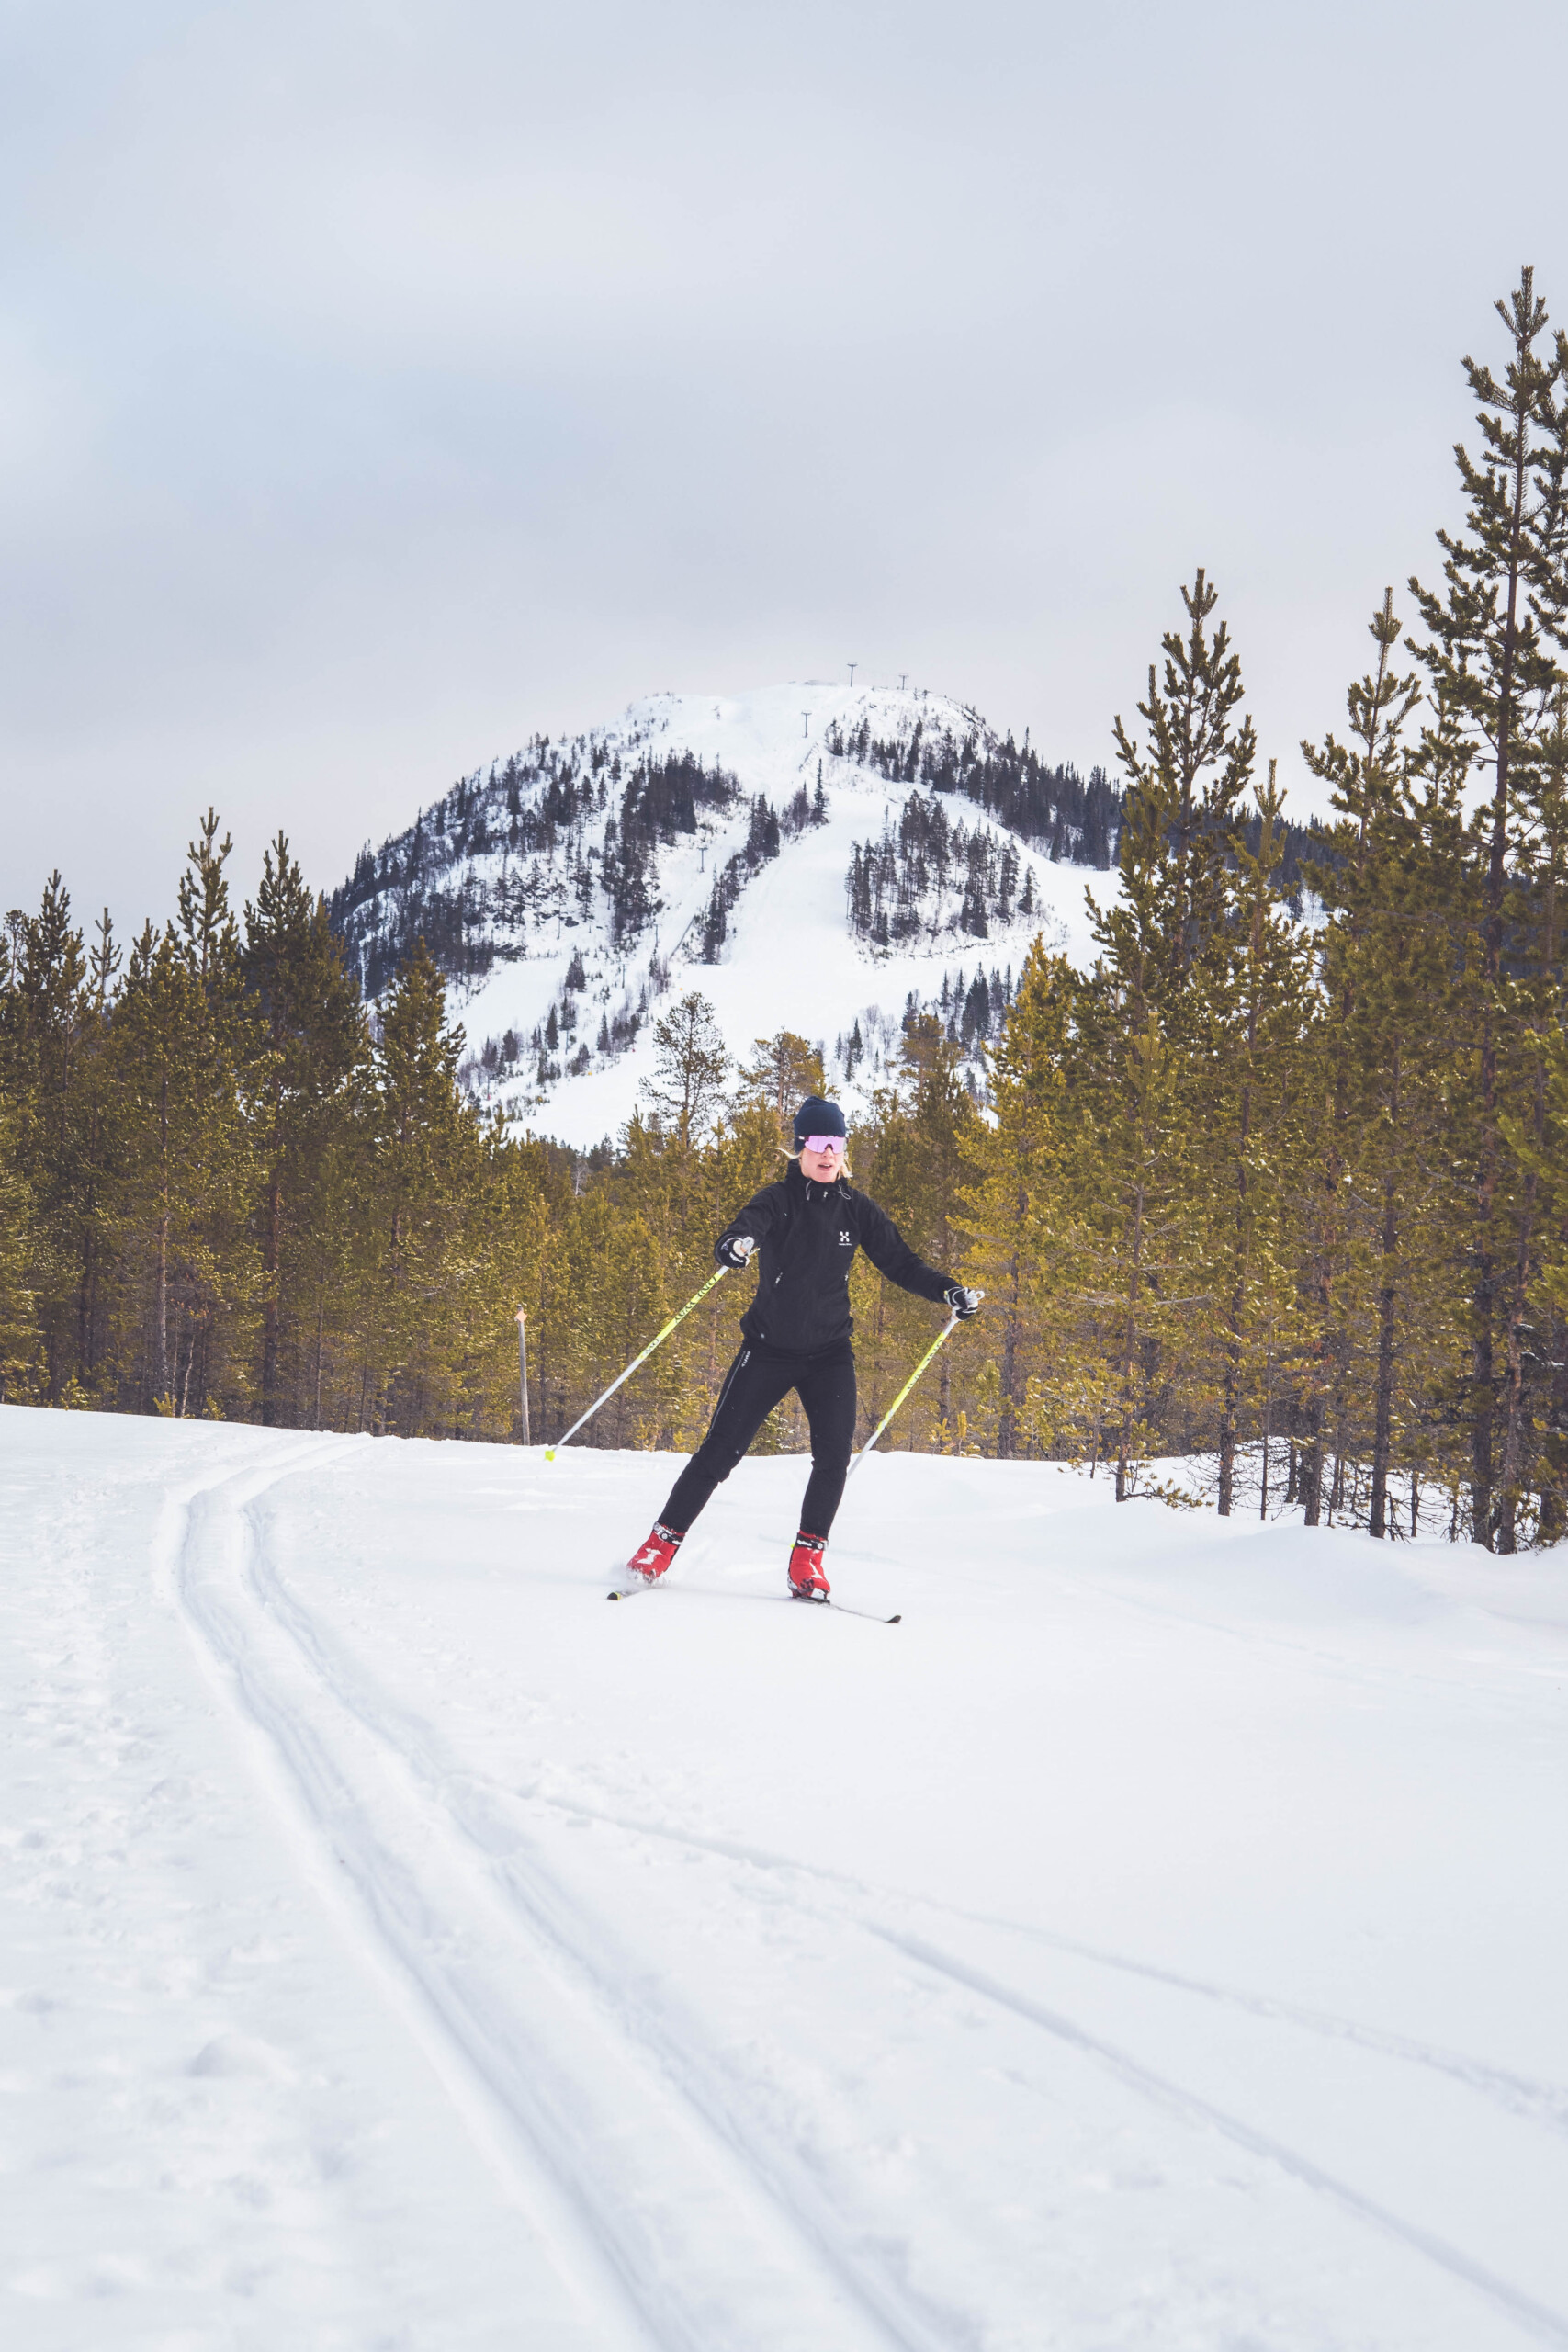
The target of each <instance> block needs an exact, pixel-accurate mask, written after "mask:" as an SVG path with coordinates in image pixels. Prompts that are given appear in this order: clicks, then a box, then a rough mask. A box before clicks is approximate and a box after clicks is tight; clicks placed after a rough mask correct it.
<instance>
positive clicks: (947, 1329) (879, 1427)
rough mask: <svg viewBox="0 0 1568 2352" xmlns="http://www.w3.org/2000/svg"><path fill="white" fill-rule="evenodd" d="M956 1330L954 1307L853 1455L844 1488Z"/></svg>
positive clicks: (956, 1319) (955, 1309) (956, 1321)
mask: <svg viewBox="0 0 1568 2352" xmlns="http://www.w3.org/2000/svg"><path fill="white" fill-rule="evenodd" d="M957 1328H958V1310H957V1308H956V1307H954V1308H953V1313H952V1314H951V1315H950V1316H949V1317H948V1318H947V1320H946V1322H945V1323H944V1324H943V1325H942V1329H941V1330H940V1331H939V1332H938V1333H937V1335H936V1338H935V1339H934V1340H932V1341H931V1346H930V1347H929V1348H928V1349H927V1350H926V1351H925V1354H924V1355H923V1356H922V1357H921V1358H920V1361H919V1363H918V1364H917V1365H916V1366H915V1369H914V1371H913V1372H912V1373H911V1374H909V1377H908V1380H907V1381H906V1382H905V1383H904V1385H903V1387H902V1388H900V1390H899V1391H898V1394H897V1397H895V1398H894V1399H893V1402H892V1403H891V1405H889V1407H888V1408H887V1410H886V1412H885V1413H884V1414H883V1416H882V1419H880V1420H879V1421H878V1422H877V1424H876V1427H875V1428H874V1430H872V1433H871V1435H870V1436H869V1437H868V1438H867V1439H866V1442H865V1443H864V1444H863V1446H862V1448H861V1450H860V1452H859V1453H857V1454H856V1455H855V1458H854V1460H853V1461H852V1463H851V1464H850V1466H849V1468H848V1469H847V1470H846V1471H845V1473H844V1483H845V1485H846V1486H847V1485H848V1484H849V1482H850V1480H851V1479H852V1477H853V1476H854V1475H855V1472H856V1471H857V1470H858V1469H859V1468H860V1465H861V1464H862V1463H863V1461H864V1460H865V1457H866V1455H867V1454H868V1453H870V1452H871V1449H872V1447H873V1446H874V1444H875V1443H876V1441H877V1439H878V1438H879V1437H880V1436H881V1435H882V1432H883V1430H885V1429H886V1427H887V1424H888V1422H889V1421H890V1420H891V1419H893V1416H894V1414H895V1413H896V1412H897V1410H898V1408H899V1406H900V1405H901V1404H902V1403H903V1401H904V1399H905V1397H907V1396H908V1393H909V1391H910V1389H911V1388H913V1386H914V1385H915V1383H916V1381H917V1380H919V1376H920V1374H921V1373H922V1372H924V1370H925V1368H926V1366H927V1364H928V1363H930V1362H931V1358H932V1356H934V1355H935V1353H936V1351H937V1350H938V1349H939V1348H940V1347H941V1346H942V1343H943V1341H944V1340H947V1339H949V1338H950V1337H951V1335H952V1334H953V1332H954V1331H955V1330H956V1329H957Z"/></svg>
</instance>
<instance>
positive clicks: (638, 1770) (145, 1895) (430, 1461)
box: [0, 1408, 1568, 2352]
mask: <svg viewBox="0 0 1568 2352" xmlns="http://www.w3.org/2000/svg"><path fill="white" fill-rule="evenodd" d="M0 1442H3V1444H4V1465H5V1475H4V1480H3V1482H0V1483H3V1497H0V1502H3V1532H4V1555H5V1558H6V1576H5V1578H4V1580H3V1582H0V1607H3V1609H4V1612H5V1624H4V1646H3V1650H0V1657H3V1659H4V1668H3V1671H4V1675H5V1678H6V1743H5V1749H4V1755H5V1770H6V1785H5V1791H4V1806H3V1811H0V1822H3V1830H0V1837H3V1840H4V1846H5V1852H6V1871H5V1878H4V1920H3V1939H0V1987H3V2002H0V2030H3V2054H0V2080H3V2082H4V2086H5V2091H6V2102H5V2110H4V2111H5V2116H6V2122H5V2128H4V2134H3V2140H0V2144H3V2146H4V2150H5V2162H6V2190H5V2225H4V2231H3V2233H0V2330H3V2334H4V2340H5V2342H6V2345H7V2346H8V2347H11V2352H66V2348H67V2347H73V2352H74V2348H75V2347H88V2346H90V2347H92V2352H119V2347H125V2348H126V2352H130V2347H132V2346H135V2347H138V2348H139V2352H140V2348H141V2347H152V2346H159V2347H166V2346H167V2347H172V2346H192V2347H197V2346H201V2347H206V2346H234V2347H240V2352H277V2347H279V2346H288V2347H289V2352H328V2347H332V2352H341V2348H342V2347H356V2348H357V2347H363V2352H371V2347H386V2346H407V2347H411V2352H412V2347H418V2352H432V2348H433V2347H434V2348H436V2352H483V2348H484V2347H493V2352H502V2347H507V2352H513V2348H514V2347H517V2346H527V2347H528V2352H633V2347H636V2352H654V2347H658V2352H738V2347H745V2352H786V2347H787V2348H788V2352H807V2347H809V2352H889V2348H890V2347H897V2352H953V2347H965V2346H972V2347H976V2352H1043V2347H1048V2348H1049V2352H1116V2348H1119V2347H1128V2352H1132V2348H1133V2347H1139V2348H1140V2352H1244V2347H1245V2352H1318V2348H1319V2347H1321V2352H1331V2347H1332V2352H1351V2348H1352V2347H1354V2352H1493V2348H1494V2347H1495V2348H1496V2352H1505V2347H1512V2346H1520V2345H1527V2344H1531V2343H1535V2344H1547V2345H1558V2346H1562V2345H1568V2233H1565V2232H1564V2230H1563V2227H1562V2216H1563V2213H1564V2211H1568V2007H1565V2005H1564V2003H1563V2000H1562V1985H1563V1984H1564V1982H1568V1848H1565V1843H1564V1840H1563V1838H1562V1792H1563V1763H1564V1744H1563V1684H1564V1668H1565V1667H1568V1555H1565V1554H1564V1553H1563V1552H1562V1551H1559V1552H1558V1553H1554V1554H1551V1555H1546V1556H1544V1557H1530V1558H1526V1559H1522V1560H1518V1561H1512V1562H1507V1561H1496V1560H1491V1559H1487V1558H1485V1557H1483V1555H1480V1554H1477V1553H1473V1552H1471V1551H1468V1550H1463V1551H1456V1550H1451V1549H1450V1548H1449V1547H1447V1546H1445V1545H1442V1544H1429V1543H1425V1542H1423V1543H1420V1544H1404V1545H1399V1546H1390V1547H1387V1548H1385V1547H1382V1546H1378V1545H1374V1544H1371V1542H1370V1541H1369V1540H1368V1539H1366V1538H1365V1537H1362V1536H1359V1535H1354V1534H1337V1533H1331V1532H1326V1531H1319V1532H1306V1531H1303V1529H1301V1528H1300V1527H1299V1526H1295V1525H1290V1524H1279V1525H1270V1526H1267V1527H1260V1526H1259V1525H1258V1523H1257V1522H1256V1521H1247V1520H1236V1521H1229V1522H1220V1521H1216V1520H1215V1519H1214V1518H1213V1516H1212V1515H1210V1514H1208V1513H1193V1514H1190V1515H1188V1514H1182V1515H1177V1514H1172V1513H1168V1512H1167V1511H1164V1510H1160V1509H1159V1508H1157V1507H1156V1506H1155V1505H1153V1504H1149V1503H1135V1504H1129V1505H1125V1506H1122V1508H1121V1509H1117V1508H1116V1507H1115V1506H1113V1505H1112V1504H1111V1503H1110V1502H1109V1500H1108V1498H1107V1495H1106V1490H1105V1487H1104V1483H1103V1481H1096V1482H1094V1483H1093V1484H1092V1485H1091V1484H1090V1483H1089V1481H1088V1480H1087V1479H1086V1478H1083V1477H1081V1476H1077V1475H1074V1474H1072V1473H1069V1472H1065V1471H1061V1470H1058V1469H1056V1468H1055V1467H1054V1466H1053V1465H1049V1464H995V1463H984V1462H977V1461H976V1462H970V1461H964V1462H956V1461H948V1460H942V1459H938V1458H934V1457H930V1456H920V1457H915V1456H907V1455H889V1456H880V1457H878V1458H877V1459H875V1460H874V1461H873V1462H872V1463H870V1464H867V1466H866V1469H865V1471H864V1473H863V1476H862V1477H861V1478H860V1479H859V1480H857V1482H856V1484H855V1485H854V1486H853V1487H852V1489H851V1493H850V1498H849V1501H848V1502H847V1504H846V1507H845V1510H844V1513H843V1516H842V1518H841V1520H840V1529H839V1532H838V1537H837V1540H836V1541H835V1544H834V1545H833V1547H832V1554H831V1555H830V1566H831V1567H832V1571H833V1574H834V1578H835V1589H836V1591H837V1592H838V1593H839V1594H840V1596H841V1597H842V1598H843V1599H845V1600H857V1601H860V1602H863V1603H864V1604H866V1605H868V1606H884V1607H897V1608H901V1609H902V1611H903V1617H904V1622H903V1623H901V1624H899V1625H897V1626H892V1627H889V1626H884V1625H879V1624H872V1623H863V1622H862V1621H860V1620H858V1619H854V1618H849V1617H839V1616H835V1615H834V1614H832V1613H831V1612H829V1611H823V1610H807V1609H804V1608H801V1607H799V1606H796V1605H792V1604H791V1603H789V1602H788V1601H787V1600H783V1599H781V1598H780V1597H779V1594H780V1588H781V1582H782V1576H783V1560H784V1544H785V1543H786V1541H787V1538H788V1535H789V1533H790V1532H791V1531H792V1529H793V1527H794V1523H795V1521H794V1517H793V1513H794V1511H795V1506H796V1501H797V1496H798V1488H799V1485H800V1480H801V1464H799V1463H798V1462H797V1461H795V1460H791V1459H789V1458H783V1457H774V1458H772V1459H761V1460H754V1461H750V1462H748V1463H746V1464H743V1465H742V1467H741V1468H740V1470H739V1472H738V1473H737V1474H736V1476H734V1478H733V1479H732V1480H731V1481H730V1483H729V1485H728V1487H726V1488H724V1489H723V1490H721V1493H720V1495H719V1497H718V1498H716V1502H715V1504H714V1506H713V1508H712V1510H711V1512H710V1514H709V1516H708V1517H707V1519H705V1521H704V1522H703V1523H702V1526H701V1528H700V1529H699V1530H698V1531H697V1532H695V1533H694V1536H693V1538H692V1540H691V1543H690V1544H689V1545H688V1547H687V1550H686V1552H685V1553H684V1554H683V1555H682V1560H681V1562H680V1564H679V1566H678V1570H677V1575H676V1578H675V1580H674V1581H672V1583H671V1588H670V1589H667V1590H660V1591H656V1592H653V1593H650V1594H649V1595H647V1596H638V1597H637V1599H636V1600H633V1601H631V1602H629V1603H627V1604H625V1605H623V1606H622V1607H620V1608H615V1609H612V1608H607V1607H606V1606H605V1604H604V1590H605V1587H606V1582H607V1572H608V1570H609V1569H610V1567H611V1566H612V1565H613V1564H615V1563H616V1562H617V1561H619V1560H620V1559H623V1558H624V1557H625V1555H626V1550H627V1548H628V1546H629V1545H630V1544H631V1543H632V1542H634V1541H635V1540H636V1539H637V1538H638V1537H639V1536H640V1535H641V1533H642V1532H643V1530H644V1529H645V1527H646V1525H647V1523H648V1521H649V1517H650V1515H651V1513H652V1511H653V1510H654V1509H655V1508H656V1507H657V1504H658V1503H659V1501H660V1498H662V1496H663V1494H664V1491H665V1488H666V1486H667V1483H668V1479H669V1476H670V1471H671V1464H670V1462H669V1461H668V1460H667V1459H662V1458H660V1457H657V1456H650V1455H632V1454H614V1453H583V1454H573V1453H567V1454H565V1455H563V1456H562V1457H561V1458H560V1459H559V1460H558V1462H557V1463H556V1464H554V1465H553V1466H552V1465H549V1464H546V1463H545V1461H544V1460H543V1458H542V1456H541V1454H540V1453H537V1452H535V1453H522V1452H521V1451H518V1450H515V1449H513V1450H505V1449H499V1448H497V1449H489V1448H483V1447H477V1446H463V1445H432V1444H403V1443H400V1442H396V1441H390V1440H387V1441H380V1442H377V1441H373V1440H370V1439H366V1438H341V1439H340V1438H332V1437H321V1438H316V1437H309V1436H303V1435H301V1434H299V1433H298V1432H288V1431H261V1430H243V1429H231V1428H226V1427H223V1426H220V1425H202V1424H190V1423H179V1422H164V1421H141V1420H133V1419H111V1418H109V1417H107V1416H103V1417H97V1416H94V1417H88V1416H85V1415H67V1414H51V1413H47V1412H41V1411H28V1410H22V1409H18V1408H0Z"/></svg>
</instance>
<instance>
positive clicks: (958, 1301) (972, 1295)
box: [943, 1283, 986, 1323]
mask: <svg viewBox="0 0 1568 2352" xmlns="http://www.w3.org/2000/svg"><path fill="white" fill-rule="evenodd" d="M985 1295H986V1294H985V1292H984V1291H983V1290H965V1289H964V1285H963V1283H953V1287H952V1289H951V1290H949V1291H946V1292H944V1293H943V1299H944V1301H945V1304H946V1305H947V1306H951V1307H952V1309H953V1313H954V1315H956V1316H957V1317H958V1319H959V1321H960V1322H961V1323H967V1322H968V1320H969V1317H971V1316H972V1315H978V1313H979V1312H980V1301H981V1300H982V1299H983V1298H984V1297H985Z"/></svg>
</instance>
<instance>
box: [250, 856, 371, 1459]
mask: <svg viewBox="0 0 1568 2352" xmlns="http://www.w3.org/2000/svg"><path fill="white" fill-rule="evenodd" d="M242 969H243V976H244V978H245V980H246V982H247V984H248V986H249V987H250V989H252V991H253V992H254V997H255V1000H256V1002H257V1005H258V1007H259V1010H260V1012H261V1016H262V1019H263V1021H264V1022H265V1050H264V1051H263V1052H262V1053H261V1054H260V1055H259V1056H258V1057H257V1060H256V1062H255V1064H254V1068H253V1069H252V1071H251V1074H250V1083H251V1086H252V1089H253V1091H254V1103H255V1113H254V1132H255V1144H256V1149H257V1152H258V1155H259V1159H260V1163H261V1167H262V1170H263V1193H262V1198H261V1201H260V1204H259V1218H258V1222H259V1225H260V1238H261V1265H262V1276H263V1291H262V1302H261V1304H262V1356H261V1367H260V1372H261V1378H260V1392H261V1413H262V1419H263V1420H264V1421H266V1422H276V1421H279V1420H284V1419H298V1418H299V1412H300V1404H301V1399H300V1397H299V1393H298V1384H299V1377H300V1373H301V1371H302V1369H303V1366H304V1363H305V1362H306V1360H307V1353H306V1351H307V1344H308V1343H307V1341H306V1329H302V1328H300V1324H299V1317H301V1315H302V1314H306V1313H310V1308H311V1307H312V1306H313V1309H314V1312H313V1314H310V1322H311V1323H312V1324H313V1326H314V1333H313V1336H314V1339H315V1342H316V1344H315V1348H314V1351H313V1353H314V1363H313V1366H312V1371H313V1379H312V1383H311V1385H312V1388H313V1390H314V1392H315V1394H316V1396H317V1397H319V1394H320V1387H321V1369H322V1368H321V1351H322V1343H323V1340H324V1336H325V1326H326V1300H325V1297H324V1295H322V1288H321V1280H320V1276H321V1273H322V1272H324V1271H325V1270H324V1268H323V1267H322V1264H321V1250H320V1248H319V1246H318V1247H315V1248H312V1247H311V1240H312V1238H313V1237H312V1227H314V1225H315V1224H316V1222H317V1220H318V1219H319V1218H321V1216H323V1215H324V1214H326V1213H327V1211H328V1206H329V1202H330V1201H331V1200H332V1190H331V1186H330V1178H331V1176H332V1174H333V1172H334V1171H335V1168H336V1166H337V1163H338V1161H339V1159H341V1155H342V1152H343V1150H344V1145H345V1143H346V1136H345V1133H344V1129H345V1126H346V1124H347V1122H348V1121H349V1119H350V1118H351V1116H352V1111H353V1102H352V1096H351V1091H350V1080H351V1077H352V1075H353V1072H354V1070H355V1068H356V1066H357V1064H358V1062H359V1060H360V1057H361V1056H362V1054H363V1053H364V1052H365V1050H366V1048H367V1039H366V1036H365V1027H364V1020H363V1015H362V1013H361V1011H360V1004H359V989H358V983H357V981H356V980H355V978H353V977H352V976H351V975H350V974H349V973H348V972H347V971H346V970H345V968H344V959H343V950H342V946H341V944H340V943H339V941H338V940H337V939H336V938H335V937H334V935H333V932H332V930H331V928H330V927H329V924H328V922H327V912H326V905H325V901H324V900H323V899H321V898H320V897H312V895H311V893H310V891H309V890H308V889H307V888H306V886H305V880H304V876H303V875H302V874H301V873H300V871H299V865H297V864H296V862H295V861H294V859H293V857H292V856H291V855H290V854H289V848H288V841H287V839H286V838H285V836H284V835H283V834H282V833H279V834H278V836H277V838H276V841H275V842H272V843H270V844H269V846H268V848H267V850H266V852H265V855H264V858H263V864H262V876H261V883H260V887H259V888H258V889H257V892H256V899H255V903H254V906H253V905H247V906H246V908H245V945H244V952H243V958H242ZM334 1205H335V1206H336V1207H337V1209H338V1211H339V1213H341V1207H342V1203H341V1199H339V1200H338V1201H337V1202H336V1203H335V1204H334ZM301 1255H302V1256H303V1257H305V1258H307V1259H310V1260H312V1261H314V1266H315V1270H316V1272H317V1274H318V1281H317V1283H316V1284H315V1286H314V1287H315V1296H314V1298H313V1299H310V1298H309V1297H308V1295H307V1284H308V1282H309V1276H308V1273H307V1272H306V1267H305V1265H304V1264H303V1263H301V1262H299V1261H300V1257H301ZM306 1328H307V1329H308V1327H306ZM290 1336H291V1337H292V1338H293V1340H294V1353H295V1356H296V1359H297V1360H296V1363H295V1365H294V1367H293V1374H294V1384H295V1394H294V1395H293V1396H292V1397H288V1395H287V1393H286V1386H285V1374H284V1366H283V1362H282V1357H283V1351H284V1346H285V1340H286V1338H288V1337H290Z"/></svg>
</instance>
